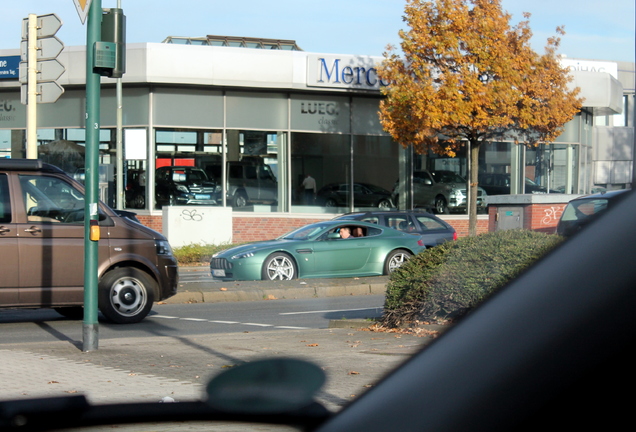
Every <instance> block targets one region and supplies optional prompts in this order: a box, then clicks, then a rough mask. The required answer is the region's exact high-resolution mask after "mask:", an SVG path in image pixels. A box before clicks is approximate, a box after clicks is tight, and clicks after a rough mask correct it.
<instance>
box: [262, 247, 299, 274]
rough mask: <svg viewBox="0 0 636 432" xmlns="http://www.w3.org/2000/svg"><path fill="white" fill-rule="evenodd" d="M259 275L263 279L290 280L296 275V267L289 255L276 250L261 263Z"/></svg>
mask: <svg viewBox="0 0 636 432" xmlns="http://www.w3.org/2000/svg"><path fill="white" fill-rule="evenodd" d="M261 277H262V279H263V280H292V279H296V278H297V277H298V269H297V268H296V263H295V262H294V260H293V258H292V257H291V256H289V255H287V254H286V253H282V252H276V253H273V254H271V255H270V256H268V257H267V259H266V260H265V262H264V263H263V270H262V273H261Z"/></svg>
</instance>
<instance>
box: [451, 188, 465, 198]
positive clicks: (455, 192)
mask: <svg viewBox="0 0 636 432" xmlns="http://www.w3.org/2000/svg"><path fill="white" fill-rule="evenodd" d="M450 196H452V197H456V198H464V193H463V192H462V191H461V190H459V189H453V191H452V192H451V194H450Z"/></svg>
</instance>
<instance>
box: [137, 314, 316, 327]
mask: <svg viewBox="0 0 636 432" xmlns="http://www.w3.org/2000/svg"><path fill="white" fill-rule="evenodd" d="M149 318H162V319H177V320H181V321H194V322H208V323H212V324H228V325H234V324H238V325H245V326H253V327H272V328H276V329H286V330H311V327H295V326H275V325H274V324H261V323H243V322H238V321H220V320H207V319H203V318H179V317H175V316H168V315H152V316H150V317H149Z"/></svg>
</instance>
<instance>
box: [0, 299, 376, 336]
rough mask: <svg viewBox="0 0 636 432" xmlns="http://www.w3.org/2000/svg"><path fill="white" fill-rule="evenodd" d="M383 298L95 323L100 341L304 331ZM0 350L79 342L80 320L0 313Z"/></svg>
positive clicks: (219, 307) (243, 305)
mask: <svg viewBox="0 0 636 432" xmlns="http://www.w3.org/2000/svg"><path fill="white" fill-rule="evenodd" d="M383 303H384V296H381V295H368V296H345V297H328V298H313V299H290V300H272V301H253V302H252V301H245V302H233V303H232V302H230V303H195V304H156V305H154V307H153V310H152V312H151V314H150V315H149V316H148V317H146V319H144V320H143V321H142V322H141V323H139V324H135V325H113V324H108V323H105V322H101V323H100V326H99V338H100V339H112V338H120V337H147V336H148V337H152V336H175V335H179V336H184V337H189V336H192V335H201V334H215V333H233V332H262V331H268V330H285V329H289V330H308V329H324V328H328V327H329V323H330V321H331V320H347V319H349V320H351V319H367V318H377V317H379V316H381V314H382V306H383ZM0 331H1V332H2V337H1V338H0V346H1V345H2V344H8V343H21V342H39V341H42V342H48V341H56V340H57V341H60V340H61V341H69V342H75V341H81V340H82V322H81V321H73V320H69V319H67V318H64V317H62V316H61V315H59V314H58V313H57V312H55V311H53V310H49V309H37V310H20V309H12V310H0Z"/></svg>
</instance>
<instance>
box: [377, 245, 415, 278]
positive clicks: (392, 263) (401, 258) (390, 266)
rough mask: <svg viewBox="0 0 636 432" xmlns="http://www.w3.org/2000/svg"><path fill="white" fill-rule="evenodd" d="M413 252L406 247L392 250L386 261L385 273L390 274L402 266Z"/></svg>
mask: <svg viewBox="0 0 636 432" xmlns="http://www.w3.org/2000/svg"><path fill="white" fill-rule="evenodd" d="M412 256H413V254H412V253H411V252H409V251H407V250H404V249H396V250H394V251H392V252H391V253H390V254H389V255H388V256H387V257H386V261H385V262H384V274H385V275H388V274H391V273H393V272H394V271H395V270H396V269H398V268H400V266H401V265H402V264H404V263H405V262H407V261H408V260H409V259H411V257H412Z"/></svg>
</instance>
